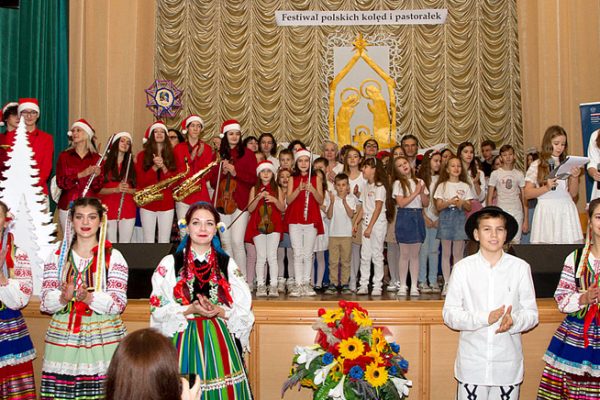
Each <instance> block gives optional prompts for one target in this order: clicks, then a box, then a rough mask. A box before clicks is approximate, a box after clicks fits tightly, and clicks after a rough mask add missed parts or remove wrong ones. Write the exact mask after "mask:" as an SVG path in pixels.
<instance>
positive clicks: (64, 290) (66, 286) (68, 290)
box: [59, 276, 75, 304]
mask: <svg viewBox="0 0 600 400" xmlns="http://www.w3.org/2000/svg"><path fill="white" fill-rule="evenodd" d="M74 292H75V285H74V284H73V277H72V276H69V277H68V278H67V281H66V282H63V283H62V285H60V299H59V301H60V302H61V304H67V303H68V302H70V301H71V300H73V296H74V294H75V293H74Z"/></svg>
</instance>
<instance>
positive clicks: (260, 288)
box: [256, 285, 267, 297]
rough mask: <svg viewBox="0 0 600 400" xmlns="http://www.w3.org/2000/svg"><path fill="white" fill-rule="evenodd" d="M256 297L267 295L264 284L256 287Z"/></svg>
mask: <svg viewBox="0 0 600 400" xmlns="http://www.w3.org/2000/svg"><path fill="white" fill-rule="evenodd" d="M256 297H267V287H266V286H265V285H258V286H257V287H256Z"/></svg>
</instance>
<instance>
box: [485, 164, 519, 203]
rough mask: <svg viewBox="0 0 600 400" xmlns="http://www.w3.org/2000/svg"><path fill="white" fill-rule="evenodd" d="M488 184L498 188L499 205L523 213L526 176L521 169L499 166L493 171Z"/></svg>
mask: <svg viewBox="0 0 600 400" xmlns="http://www.w3.org/2000/svg"><path fill="white" fill-rule="evenodd" d="M488 186H490V187H492V186H493V187H494V188H496V193H497V195H498V207H500V208H502V209H503V210H505V211H512V212H521V213H523V203H522V202H521V189H522V188H524V187H525V176H524V175H523V173H522V172H521V171H519V170H518V169H511V170H505V169H502V168H498V169H497V170H495V171H492V175H490V182H489V185H488Z"/></svg>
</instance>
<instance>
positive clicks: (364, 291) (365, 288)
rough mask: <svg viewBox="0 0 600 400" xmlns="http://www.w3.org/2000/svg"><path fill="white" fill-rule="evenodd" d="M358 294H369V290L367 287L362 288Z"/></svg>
mask: <svg viewBox="0 0 600 400" xmlns="http://www.w3.org/2000/svg"><path fill="white" fill-rule="evenodd" d="M356 294H369V288H367V287H366V286H361V287H360V288H358V291H357V292H356Z"/></svg>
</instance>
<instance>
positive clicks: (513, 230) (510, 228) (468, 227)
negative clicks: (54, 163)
mask: <svg viewBox="0 0 600 400" xmlns="http://www.w3.org/2000/svg"><path fill="white" fill-rule="evenodd" d="M482 214H492V215H494V214H498V215H503V216H504V218H505V219H506V243H510V241H511V240H513V239H514V237H515V235H516V234H517V232H518V230H519V224H518V223H517V220H516V219H515V217H513V216H512V215H510V214H509V213H507V212H506V211H504V210H503V209H501V208H500V207H496V206H487V207H484V208H482V209H481V210H479V211H476V212H474V213H473V214H471V216H469V219H467V222H466V223H465V233H466V234H467V236H468V237H469V239H471V240H473V241H475V237H474V235H473V231H474V230H475V229H476V228H477V218H479V216H480V215H482Z"/></svg>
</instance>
